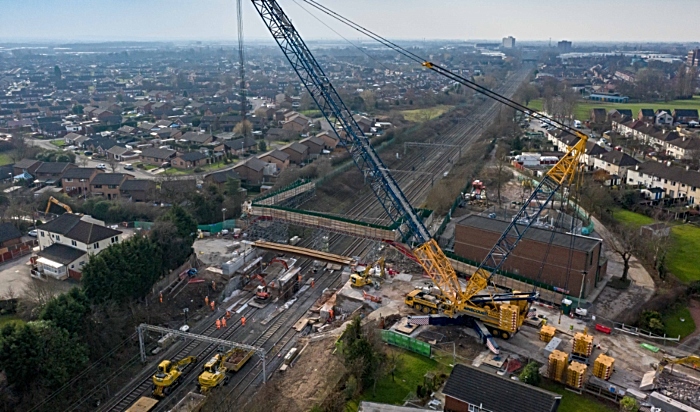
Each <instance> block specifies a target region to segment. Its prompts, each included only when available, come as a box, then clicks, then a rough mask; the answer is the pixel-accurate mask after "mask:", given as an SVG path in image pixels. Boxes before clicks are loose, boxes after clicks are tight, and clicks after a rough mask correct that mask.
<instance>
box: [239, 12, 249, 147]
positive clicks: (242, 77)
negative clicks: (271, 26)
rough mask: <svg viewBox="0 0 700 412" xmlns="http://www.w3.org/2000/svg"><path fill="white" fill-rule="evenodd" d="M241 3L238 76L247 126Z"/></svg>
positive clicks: (242, 115)
mask: <svg viewBox="0 0 700 412" xmlns="http://www.w3.org/2000/svg"><path fill="white" fill-rule="evenodd" d="M241 1H242V0H236V16H237V18H238V64H239V65H240V66H239V68H238V75H239V77H240V82H241V84H240V89H239V95H240V99H241V122H242V123H243V124H244V125H245V121H246V111H247V110H246V109H247V108H248V102H247V101H246V90H245V86H246V83H245V54H244V52H243V10H242V9H241ZM244 130H245V126H244ZM243 137H247V136H243Z"/></svg>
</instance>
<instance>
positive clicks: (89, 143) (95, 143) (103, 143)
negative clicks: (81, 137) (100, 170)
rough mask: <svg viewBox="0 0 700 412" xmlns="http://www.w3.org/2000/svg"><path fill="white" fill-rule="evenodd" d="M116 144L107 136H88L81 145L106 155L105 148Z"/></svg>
mask: <svg viewBox="0 0 700 412" xmlns="http://www.w3.org/2000/svg"><path fill="white" fill-rule="evenodd" d="M116 145H117V141H116V140H112V139H110V138H107V137H99V138H93V137H91V138H89V139H87V140H86V141H85V142H84V143H83V146H84V147H85V148H86V149H89V150H92V151H93V152H96V153H99V154H101V155H106V154H107V150H109V149H111V148H112V147H114V146H116Z"/></svg>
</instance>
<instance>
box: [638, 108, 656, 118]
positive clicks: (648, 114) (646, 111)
mask: <svg viewBox="0 0 700 412" xmlns="http://www.w3.org/2000/svg"><path fill="white" fill-rule="evenodd" d="M639 111H640V112H641V113H642V116H644V117H654V109H639Z"/></svg>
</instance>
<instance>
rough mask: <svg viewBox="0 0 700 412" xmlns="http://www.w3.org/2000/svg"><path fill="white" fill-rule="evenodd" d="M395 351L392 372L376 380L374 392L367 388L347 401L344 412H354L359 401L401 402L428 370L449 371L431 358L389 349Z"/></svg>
mask: <svg viewBox="0 0 700 412" xmlns="http://www.w3.org/2000/svg"><path fill="white" fill-rule="evenodd" d="M389 350H390V351H397V353H398V356H399V361H398V365H397V367H396V371H395V372H394V378H393V379H392V377H391V374H389V375H387V376H385V377H383V378H382V379H381V380H379V382H377V388H376V392H374V393H373V392H372V389H371V388H370V389H368V390H367V391H365V393H364V394H363V395H362V396H360V399H354V400H352V401H350V402H348V403H347V407H346V408H345V410H346V412H355V411H357V408H358V407H359V405H360V401H371V402H381V403H388V404H393V405H401V404H403V401H404V399H405V398H406V396H407V395H408V394H409V393H411V392H415V391H416V387H417V386H418V385H422V384H423V376H424V375H425V374H426V373H427V372H430V371H437V372H440V373H449V370H448V367H447V366H445V365H441V364H439V363H438V362H436V361H434V360H433V359H428V358H426V357H424V356H421V355H418V354H416V353H411V352H406V351H403V350H400V349H393V348H392V349H389Z"/></svg>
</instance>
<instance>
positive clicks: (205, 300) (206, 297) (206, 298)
mask: <svg viewBox="0 0 700 412" xmlns="http://www.w3.org/2000/svg"><path fill="white" fill-rule="evenodd" d="M204 305H206V306H209V296H205V297H204Z"/></svg>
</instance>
